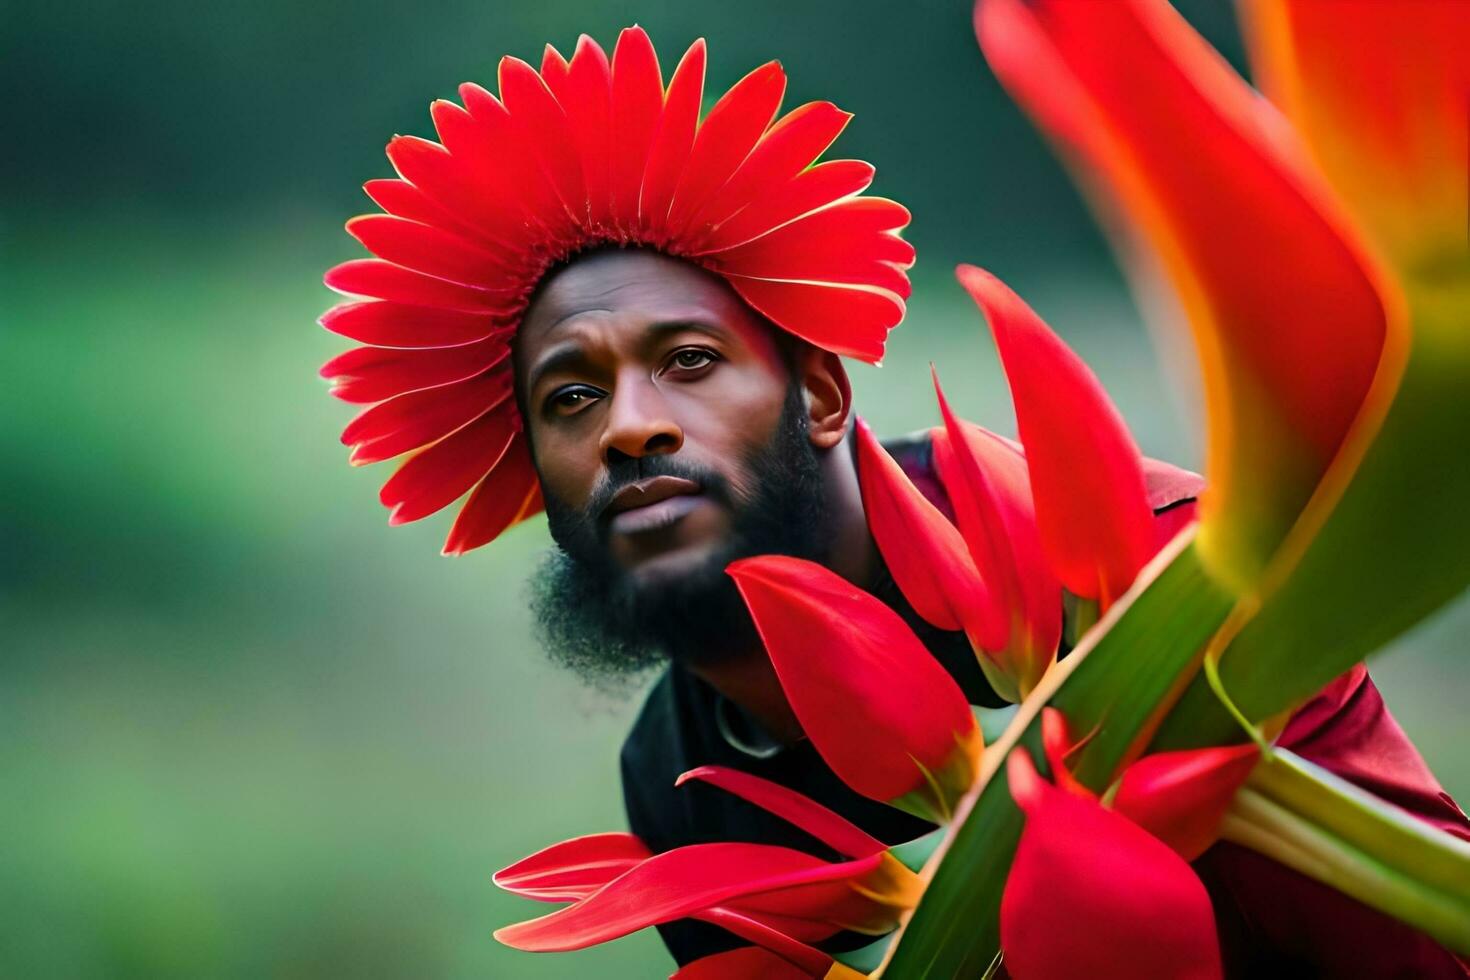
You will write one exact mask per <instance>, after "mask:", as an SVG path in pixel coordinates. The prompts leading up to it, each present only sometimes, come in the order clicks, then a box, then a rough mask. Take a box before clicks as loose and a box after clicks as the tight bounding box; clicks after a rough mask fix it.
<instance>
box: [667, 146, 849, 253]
mask: <svg viewBox="0 0 1470 980" xmlns="http://www.w3.org/2000/svg"><path fill="white" fill-rule="evenodd" d="M872 182H873V165H872V164H870V163H864V162H863V161H861V160H828V161H826V162H825V163H819V164H817V165H816V166H814V167H812V168H810V169H809V170H803V171H802V172H801V173H799V174H797V175H796V176H795V177H793V178H792V179H791V180H789V181H787V182H786V183H785V184H783V185H782V186H780V187H776V188H772V189H771V191H770V192H769V193H768V194H766V195H765V196H763V197H759V198H756V199H755V200H752V201H750V202H748V203H747V204H745V205H744V206H743V207H742V208H741V209H740V210H739V211H737V212H736V213H735V214H734V216H732V217H731V218H729V219H727V220H725V221H722V222H721V223H720V224H719V225H718V226H717V227H715V228H714V229H712V230H710V231H709V232H708V233H707V234H701V233H700V232H699V231H698V230H696V232H695V233H694V234H692V235H691V236H690V238H691V241H699V242H701V243H700V245H699V246H698V247H697V248H695V249H694V250H693V252H692V253H691V254H694V255H705V254H707V253H710V252H720V251H724V250H725V249H728V248H734V247H735V246H736V245H743V244H744V243H745V242H748V241H750V240H751V239H752V238H759V237H760V236H761V235H764V234H766V233H767V232H769V231H772V230H773V229H776V228H779V227H781V226H782V225H784V224H786V223H787V222H789V221H795V220H796V219H797V218H800V217H801V216H803V215H806V214H810V213H812V212H813V211H816V210H818V209H820V208H824V207H826V206H827V205H829V204H831V203H832V202H834V201H840V200H842V199H843V198H846V197H850V196H852V195H854V194H859V193H861V192H862V191H864V190H866V189H867V188H868V185H869V184H871V183H872ZM701 238H702V239H703V240H702V241H701Z"/></svg>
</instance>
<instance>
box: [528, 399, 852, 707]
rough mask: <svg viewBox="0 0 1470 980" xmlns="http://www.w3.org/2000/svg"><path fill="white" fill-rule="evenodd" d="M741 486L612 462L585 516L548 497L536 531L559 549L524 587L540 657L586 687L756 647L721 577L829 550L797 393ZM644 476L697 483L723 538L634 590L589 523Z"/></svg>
mask: <svg viewBox="0 0 1470 980" xmlns="http://www.w3.org/2000/svg"><path fill="white" fill-rule="evenodd" d="M742 462H743V464H744V472H745V473H747V474H749V483H750V484H751V485H750V487H749V488H748V489H747V488H737V487H735V486H733V485H732V484H731V482H730V481H729V480H727V479H725V478H724V477H723V476H722V475H721V474H719V473H716V472H714V471H712V470H709V469H706V468H704V467H701V466H697V465H694V464H691V463H687V462H684V461H681V460H679V459H678V457H677V456H672V455H667V456H666V455H653V456H643V457H639V458H637V459H634V458H628V457H625V458H622V459H619V460H616V461H615V462H613V463H612V464H610V465H609V467H608V478H607V479H606V480H605V481H604V482H603V483H602V484H601V485H599V486H598V488H597V489H596V490H595V492H594V493H593V495H592V499H591V500H589V501H588V503H587V506H586V507H585V508H574V507H571V506H569V505H567V504H566V503H565V502H563V501H561V500H559V499H558V498H556V497H555V496H554V495H552V494H550V493H548V494H546V495H545V500H546V517H547V525H548V527H549V528H550V530H551V536H552V539H553V540H555V541H556V543H557V545H558V547H557V548H556V549H555V550H553V551H552V552H550V553H549V554H548V555H547V556H546V558H545V560H544V561H543V562H542V563H541V566H540V567H539V568H538V569H537V570H536V572H535V573H534V574H533V576H532V578H531V609H532V612H533V613H534V615H535V619H536V624H537V633H538V636H539V639H540V641H541V643H542V646H543V647H544V648H545V650H546V652H547V654H548V655H549V656H550V657H551V659H552V660H553V661H555V662H557V663H559V664H561V665H562V666H565V667H567V668H569V669H570V670H572V671H573V672H574V673H576V674H578V675H579V676H581V677H582V678H583V679H584V680H587V681H589V682H592V683H594V684H616V683H617V682H619V681H625V680H629V679H631V678H633V677H635V676H637V675H638V674H640V673H642V672H643V671H644V670H646V669H647V668H650V667H654V666H657V665H659V664H661V663H663V662H664V661H665V660H674V661H676V662H680V663H687V664H692V665H709V664H714V663H719V662H721V661H725V660H729V659H731V658H733V657H735V656H738V655H740V654H742V653H746V652H748V651H749V650H751V649H752V647H758V646H759V644H760V637H759V636H758V635H757V633H756V631H755V626H754V624H753V623H752V622H751V619H750V614H749V613H748V612H747V610H746V608H745V603H744V601H743V600H742V599H741V598H740V593H739V590H737V589H736V588H735V583H734V580H732V579H731V578H730V577H729V576H728V575H726V574H725V567H726V566H727V565H729V564H730V562H732V561H735V560H737V559H740V558H749V557H753V556H755V555H768V554H779V555H790V556H793V557H796V558H805V559H807V560H810V561H821V560H823V559H824V558H826V557H827V555H828V553H829V552H830V549H831V544H832V537H833V529H832V527H831V522H830V521H829V520H828V519H827V518H828V515H827V507H826V498H825V495H824V487H823V480H822V469H821V462H820V460H819V459H818V457H817V452H816V449H815V448H814V447H813V446H812V444H811V441H810V440H809V439H808V438H807V422H806V411H805V402H804V399H803V398H802V389H801V387H800V386H799V385H795V384H793V385H792V386H791V387H790V388H789V389H788V390H787V394H786V403H785V405H784V406H783V408H782V412H781V418H780V421H779V423H778V424H777V426H776V431H775V433H774V434H773V435H772V437H771V439H770V441H769V442H767V443H766V444H765V445H764V446H761V447H759V448H758V449H756V450H755V451H753V452H751V453H749V454H748V455H747V456H746V458H745V459H744V460H742ZM653 476H675V477H682V478H684V479H688V480H693V481H695V482H696V483H698V484H700V486H701V489H702V491H703V492H704V493H705V494H707V495H708V496H709V497H710V499H711V500H712V501H713V502H715V503H717V504H720V505H723V506H724V507H726V508H728V509H729V510H730V512H731V514H732V521H731V530H730V533H729V535H728V536H727V538H726V540H725V541H724V542H723V543H721V544H720V545H719V546H717V547H716V548H714V549H713V550H712V551H711V553H710V555H709V556H708V557H707V558H706V559H705V560H704V561H703V562H701V563H700V564H699V565H698V566H697V567H695V568H693V569H690V570H688V571H687V572H686V573H682V574H680V575H678V576H673V577H668V576H664V577H661V578H660V579H659V580H658V581H654V582H645V583H639V582H638V581H636V580H635V578H634V577H633V576H632V575H630V574H629V573H628V572H627V571H625V570H624V569H623V568H621V567H620V566H619V565H618V564H617V563H616V562H615V561H614V560H613V559H612V557H611V555H610V552H609V550H608V547H607V540H606V534H607V530H606V525H605V524H604V523H602V522H601V521H599V519H598V515H600V514H601V513H602V512H603V508H604V507H605V506H606V505H607V503H608V502H609V501H610V500H611V499H612V498H613V496H614V495H616V494H617V492H618V491H619V490H621V489H623V488H624V487H625V486H627V485H628V484H630V483H633V482H636V481H638V480H645V479H648V478H649V477H653Z"/></svg>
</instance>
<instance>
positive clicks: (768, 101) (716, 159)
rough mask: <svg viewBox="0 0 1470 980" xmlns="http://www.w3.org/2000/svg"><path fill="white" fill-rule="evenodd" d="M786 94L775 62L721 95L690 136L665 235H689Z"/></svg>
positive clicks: (784, 74)
mask: <svg viewBox="0 0 1470 980" xmlns="http://www.w3.org/2000/svg"><path fill="white" fill-rule="evenodd" d="M785 93H786V73H785V72H784V71H782V70H781V65H780V64H779V63H777V62H775V61H768V62H766V63H765V64H764V65H761V66H760V67H759V68H757V69H755V70H754V71H752V72H751V73H750V74H748V75H746V76H745V77H744V78H742V79H741V80H740V81H738V82H736V83H735V85H734V86H733V87H732V88H731V89H730V91H728V92H726V93H725V94H724V95H722V96H720V100H719V101H718V102H716V103H715V104H714V107H713V108H712V109H710V111H709V115H707V116H705V118H704V122H702V123H700V125H699V131H698V132H697V133H696V134H695V136H694V147H693V149H691V150H690V151H689V164H688V166H687V167H685V169H684V174H683V176H682V177H681V178H680V180H679V187H678V189H677V190H676V191H675V192H674V201H673V205H672V206H671V207H670V208H669V223H668V228H669V234H670V235H671V236H673V237H675V238H679V237H682V236H684V235H685V234H687V233H688V232H690V231H692V230H693V229H691V228H690V227H689V221H690V219H692V218H693V217H694V215H695V214H696V213H697V212H698V211H699V209H700V208H701V207H703V206H704V204H705V203H706V202H707V201H708V200H709V199H710V197H711V196H712V195H713V194H714V193H715V192H716V191H718V190H719V189H720V188H721V187H723V186H724V185H725V182H726V181H727V180H729V179H730V176H731V175H732V174H733V173H734V172H735V168H737V167H739V166H740V164H741V162H742V161H744V160H745V158H746V157H747V156H748V155H749V154H750V151H751V149H753V148H754V147H755V144H756V141H757V140H759V139H760V138H761V134H762V133H764V132H765V131H766V127H768V126H770V125H771V120H773V119H775V118H776V110H778V109H779V108H780V107H781V97H782V96H783V95H784V94H785Z"/></svg>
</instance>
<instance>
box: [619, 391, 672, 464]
mask: <svg viewBox="0 0 1470 980" xmlns="http://www.w3.org/2000/svg"><path fill="white" fill-rule="evenodd" d="M611 401H612V404H611V405H610V406H609V412H608V416H607V427H606V428H605V429H603V432H602V445H601V449H602V459H603V461H604V462H606V463H612V462H614V461H616V460H618V459H619V458H622V457H631V458H633V459H638V458H640V457H643V456H658V455H663V454H668V453H675V452H678V451H679V447H680V446H682V445H684V430H683V429H681V428H679V424H678V423H677V422H675V421H674V417H673V413H671V412H670V411H669V406H668V403H667V402H665V400H664V398H663V395H662V394H661V393H660V392H659V390H658V386H657V385H655V384H654V383H653V381H652V379H650V378H648V377H643V378H641V379H628V380H626V381H621V382H620V383H619V384H618V386H617V388H616V389H615V390H614V392H613V394H612V396H611Z"/></svg>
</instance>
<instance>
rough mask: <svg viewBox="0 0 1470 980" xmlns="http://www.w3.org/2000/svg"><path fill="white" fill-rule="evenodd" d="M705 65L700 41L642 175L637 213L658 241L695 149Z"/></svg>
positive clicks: (673, 83)
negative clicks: (691, 151) (675, 192)
mask: <svg viewBox="0 0 1470 980" xmlns="http://www.w3.org/2000/svg"><path fill="white" fill-rule="evenodd" d="M704 63H705V50H704V39H703V38H700V39H698V40H696V41H695V42H694V43H693V44H691V45H690V46H689V50H688V51H686V52H684V57H683V58H682V59H680V61H679V66H678V67H677V68H675V69H674V77H673V78H672V79H671V80H670V81H669V91H668V95H667V96H666V97H665V99H664V110H663V114H662V115H660V116H659V121H658V129H657V131H656V132H655V133H654V137H653V145H652V147H650V149H649V151H648V170H647V172H646V173H645V174H644V175H643V191H642V193H641V196H640V198H639V203H638V213H639V216H640V222H641V225H642V228H643V230H644V232H645V233H646V234H647V235H648V236H649V237H650V238H652V239H654V240H655V241H658V240H661V239H662V238H663V235H664V227H665V223H666V222H667V219H668V216H669V204H670V202H672V201H673V199H674V188H675V187H676V186H678V183H679V176H680V175H681V174H682V173H683V172H684V169H685V166H686V164H687V163H688V160H689V151H690V149H691V148H692V147H693V146H694V129H695V126H696V125H697V124H698V123H699V109H700V104H701V102H702V101H703V99H704Z"/></svg>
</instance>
